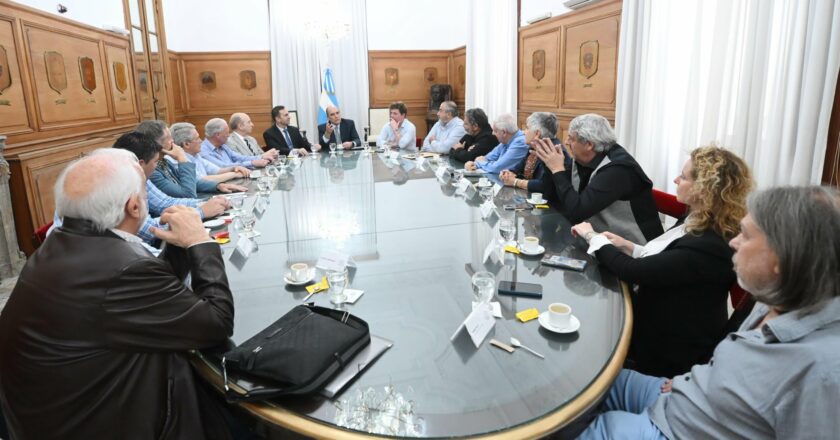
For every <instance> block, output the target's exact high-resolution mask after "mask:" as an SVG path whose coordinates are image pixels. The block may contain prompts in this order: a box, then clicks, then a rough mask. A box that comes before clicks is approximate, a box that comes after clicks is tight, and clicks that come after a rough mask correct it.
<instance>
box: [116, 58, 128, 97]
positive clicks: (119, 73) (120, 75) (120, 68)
mask: <svg viewBox="0 0 840 440" xmlns="http://www.w3.org/2000/svg"><path fill="white" fill-rule="evenodd" d="M114 85H116V86H117V90H119V91H120V93H125V91H126V89H128V75H127V74H126V71H125V64H123V63H121V62H119V61H115V62H114Z"/></svg>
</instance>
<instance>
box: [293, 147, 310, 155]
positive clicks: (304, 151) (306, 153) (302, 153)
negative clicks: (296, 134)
mask: <svg viewBox="0 0 840 440" xmlns="http://www.w3.org/2000/svg"><path fill="white" fill-rule="evenodd" d="M296 151H297V153H298V155H299V156H300V157H306V156H309V152H308V151H306V148H298V149H297V150H296Z"/></svg>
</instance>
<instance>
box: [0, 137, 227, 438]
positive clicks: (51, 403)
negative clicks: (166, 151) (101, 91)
mask: <svg viewBox="0 0 840 440" xmlns="http://www.w3.org/2000/svg"><path fill="white" fill-rule="evenodd" d="M102 188H108V191H103V190H102ZM55 204H56V210H57V213H58V215H59V216H61V217H63V218H64V224H63V225H62V226H61V227H59V228H58V229H56V230H55V231H54V232H53V233H52V235H50V237H49V238H47V240H46V241H45V242H44V244H42V245H41V247H40V248H38V250H37V252H35V254H33V255H32V256H31V257H30V258H29V260H28V261H27V263H26V266H25V267H24V269H23V272H21V275H20V279H19V280H18V283H17V285H16V286H15V289H14V291H12V294H11V296H10V298H9V301H8V303H7V304H6V306H5V308H4V309H3V313H2V315H0V357H1V358H2V359H3V362H2V363H0V403H2V407H3V413H4V415H5V417H6V421H7V422H8V427H9V431H10V434H11V437H12V438H19V439H25V438H59V437H60V438H166V439H182V438H229V437H230V434H229V429H228V427H227V426H226V424H225V422H224V420H225V417H224V414H223V411H224V407H222V406H221V405H219V404H217V403H216V401H215V400H214V398H213V396H212V395H210V394H209V393H207V392H206V391H204V388H203V385H202V384H201V382H200V380H199V379H198V378H196V377H195V374H194V373H193V371H192V368H191V367H190V363H189V355H188V353H187V351H188V350H192V349H202V348H208V347H212V346H216V345H218V344H221V343H223V342H225V341H226V340H227V338H228V337H229V336H230V335H231V333H232V332H233V301H232V297H231V292H230V288H229V287H228V281H227V277H226V275H225V264H224V261H223V259H222V252H221V249H220V248H219V245H218V244H216V242H214V241H213V240H211V239H210V237H209V236H208V235H207V232H205V230H204V226H203V225H202V224H201V219H200V218H199V215H198V213H197V212H196V211H195V210H194V209H192V208H187V207H184V206H173V207H170V208H167V209H166V210H165V211H164V213H163V215H162V216H161V218H160V221H161V223H163V224H165V225H166V227H167V229H162V228H160V229H158V228H155V229H154V233H155V235H157V237H158V238H160V239H162V240H164V241H165V242H166V243H167V246H166V249H165V250H164V252H163V254H162V255H161V257H160V258H156V257H154V256H153V255H152V254H150V253H149V252H148V251H147V250H146V249H145V248H144V247H143V246H142V245H141V244H140V238H138V237H137V235H136V234H137V231H138V230H139V228H140V225H141V224H142V223H143V221H144V219H145V218H146V215H147V212H148V207H147V206H146V176H145V174H144V172H143V170H142V169H141V167H140V166H139V165H138V163H137V160H136V159H135V158H134V157H133V156H132V155H131V154H130V153H126V154H125V155H124V156H123V157H119V156H118V155H115V154H96V155H92V156H88V157H85V158H83V159H80V160H78V161H76V162H74V163H72V164H70V165H69V166H68V167H67V168H65V170H64V171H63V172H62V173H61V175H60V176H59V178H58V180H57V182H56V184H55ZM187 273H190V274H192V282H191V286H192V288H191V287H190V286H189V285H187V284H185V283H184V282H183V279H184V277H185V276H186V274H187ZM45 323H47V324H45Z"/></svg>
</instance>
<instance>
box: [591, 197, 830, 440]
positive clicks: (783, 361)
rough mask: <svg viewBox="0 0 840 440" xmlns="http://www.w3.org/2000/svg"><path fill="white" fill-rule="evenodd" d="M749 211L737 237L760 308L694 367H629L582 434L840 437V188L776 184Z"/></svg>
mask: <svg viewBox="0 0 840 440" xmlns="http://www.w3.org/2000/svg"><path fill="white" fill-rule="evenodd" d="M747 208H748V213H747V216H746V217H744V219H743V220H742V221H741V233H740V234H739V235H738V236H737V237H735V238H734V239H732V241H730V243H729V245H730V246H731V247H732V248H733V249H735V255H734V256H733V258H732V260H733V262H734V263H735V273H736V274H737V275H738V284H740V285H741V287H743V288H744V289H746V290H747V291H749V292H750V293H752V294H753V296H754V297H755V299H756V305H755V308H754V309H753V311H752V313H751V314H750V316H749V317H747V319H746V320H744V323H743V324H742V325H741V328H740V329H739V330H738V331H736V332H733V333H730V334H729V335H728V336H727V337H726V338H724V339H723V341H721V342H720V344H718V346H717V348H715V352H714V357H713V358H712V360H711V361H710V362H709V363H708V364H705V365H695V366H694V367H692V369H691V372H689V373H686V374H683V375H680V376H676V377H674V378H671V379H668V378H664V377H651V376H645V375H642V374H639V373H637V372H634V371H630V370H624V371H622V372H621V373H619V375H618V378H617V379H616V381H615V383H614V384H613V386H612V388H611V389H610V391H609V393H608V394H607V397H606V400H605V401H604V405H603V407H602V408H601V410H602V411H603V412H602V414H600V415H598V416H597V417H596V418H595V421H594V422H593V423H592V424H591V425H590V426H589V428H588V429H587V430H586V431H585V432H584V433H583V434H582V435H581V436H580V437H579V438H580V439H584V440H589V439H625V438H626V439H666V438H667V439H675V438H686V439H695V438H715V439H717V438H748V439H789V438H790V439H793V438H796V439H828V438H837V434H838V433H840V417H837V407H836V406H835V405H837V399H838V397H840V374H839V373H838V372H840V277H838V275H837V274H838V273H840V240H838V239H837V237H840V192H838V191H837V188H831V187H799V188H791V187H788V188H773V189H769V190H765V191H762V192H760V193H758V194H755V195H753V196H752V197H751V198H750V199H749V201H748V202H747ZM674 313H677V314H679V313H691V310H675V311H674ZM663 349H667V348H666V347H663Z"/></svg>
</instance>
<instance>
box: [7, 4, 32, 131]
mask: <svg viewBox="0 0 840 440" xmlns="http://www.w3.org/2000/svg"><path fill="white" fill-rule="evenodd" d="M14 24H15V19H14V18H13V17H7V16H2V15H0V63H2V64H0V69H2V70H3V71H2V73H0V89H3V90H0V131H2V132H3V134H5V135H7V136H8V135H12V134H18V133H31V132H33V131H34V130H35V129H34V127H32V125H31V124H30V119H29V113H30V112H29V105H28V102H27V99H26V95H25V90H24V84H25V82H24V81H23V79H24V78H25V77H26V75H24V74H23V73H22V72H21V63H20V61H19V57H20V56H21V55H22V54H21V53H20V51H19V50H18V47H20V44H19V40H18V38H17V35H15V25H14Z"/></svg>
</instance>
